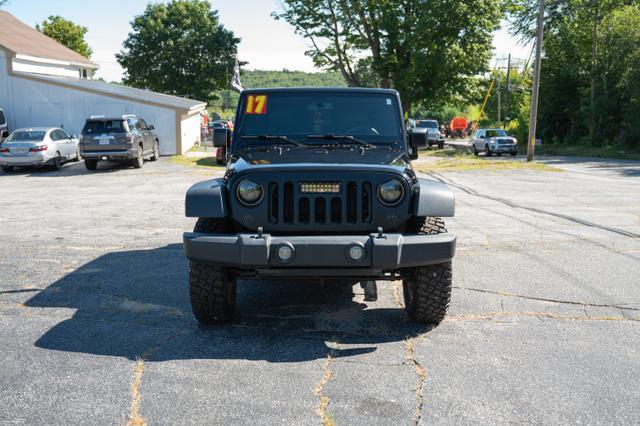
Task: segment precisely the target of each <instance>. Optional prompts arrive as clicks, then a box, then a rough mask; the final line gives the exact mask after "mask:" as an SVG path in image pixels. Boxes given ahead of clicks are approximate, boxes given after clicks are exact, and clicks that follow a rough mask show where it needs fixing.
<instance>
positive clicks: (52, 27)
mask: <svg viewBox="0 0 640 426" xmlns="http://www.w3.org/2000/svg"><path fill="white" fill-rule="evenodd" d="M36 30H38V31H40V32H41V33H42V34H44V35H46V36H47V37H51V38H52V39H54V40H56V41H57V42H58V43H60V44H63V45H65V46H67V47H68V48H69V49H71V50H73V51H76V52H78V53H79V54H81V55H82V56H84V57H85V58H90V57H91V54H92V53H93V51H92V50H91V48H90V47H89V45H88V44H87V42H86V41H85V39H84V36H85V35H86V34H87V31H89V30H87V28H86V27H83V26H81V25H77V24H74V23H73V22H72V21H69V20H68V19H64V18H63V17H61V16H49V17H48V18H47V19H45V20H44V21H42V24H36Z"/></svg>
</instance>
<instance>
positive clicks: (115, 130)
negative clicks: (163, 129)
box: [80, 115, 160, 170]
mask: <svg viewBox="0 0 640 426" xmlns="http://www.w3.org/2000/svg"><path fill="white" fill-rule="evenodd" d="M152 130H153V126H151V125H148V124H147V123H146V122H145V121H144V120H143V119H142V118H137V117H136V116H135V115H123V116H121V117H105V116H92V117H91V118H89V119H88V120H87V122H86V123H85V125H84V128H83V129H82V137H81V139H80V154H81V155H82V157H83V158H84V164H85V166H86V168H87V169H88V170H95V169H96V168H97V166H98V161H99V160H110V161H127V162H130V163H131V165H132V166H133V167H135V168H137V169H139V168H140V167H142V165H143V164H144V160H145V159H148V160H151V161H156V160H157V159H158V158H159V157H160V145H159V141H158V137H157V136H156V135H155V133H153V132H152Z"/></svg>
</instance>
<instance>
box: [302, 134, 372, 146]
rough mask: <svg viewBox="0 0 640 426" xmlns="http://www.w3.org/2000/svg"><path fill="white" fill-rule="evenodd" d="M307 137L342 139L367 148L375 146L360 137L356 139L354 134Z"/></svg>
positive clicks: (313, 137) (309, 136)
mask: <svg viewBox="0 0 640 426" xmlns="http://www.w3.org/2000/svg"><path fill="white" fill-rule="evenodd" d="M307 139H325V140H331V141H335V140H342V141H348V142H350V143H354V144H358V145H362V146H364V147H367V148H376V146H375V145H374V144H372V143H369V142H367V141H364V140H362V139H358V138H356V137H354V136H351V135H336V134H328V135H308V136H307Z"/></svg>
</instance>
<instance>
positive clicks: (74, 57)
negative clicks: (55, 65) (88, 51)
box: [0, 10, 98, 68]
mask: <svg viewBox="0 0 640 426" xmlns="http://www.w3.org/2000/svg"><path fill="white" fill-rule="evenodd" d="M0 46H2V47H4V48H5V49H8V50H10V51H11V52H13V53H14V54H16V55H27V56H33V57H37V58H42V59H54V60H57V61H64V62H69V63H71V64H74V65H78V66H82V67H86V68H98V66H97V65H96V64H94V63H93V62H91V61H90V60H89V59H87V58H85V57H84V56H82V55H81V54H79V53H77V52H74V51H73V50H71V49H69V48H67V47H66V46H63V45H62V44H60V43H58V42H57V41H55V40H54V39H52V38H49V37H47V36H46V35H44V34H42V33H41V32H40V31H38V30H36V29H35V28H32V27H30V26H29V25H27V24H25V23H23V22H21V21H19V20H18V19H16V18H15V17H14V16H13V15H11V14H10V13H8V12H5V11H2V10H0Z"/></svg>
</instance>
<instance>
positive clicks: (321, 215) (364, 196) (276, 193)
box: [229, 171, 411, 234]
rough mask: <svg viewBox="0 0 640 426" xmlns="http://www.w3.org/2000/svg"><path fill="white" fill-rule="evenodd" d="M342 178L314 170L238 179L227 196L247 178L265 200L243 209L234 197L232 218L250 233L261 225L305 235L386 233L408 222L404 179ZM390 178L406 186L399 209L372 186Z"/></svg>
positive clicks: (354, 175) (407, 190) (360, 175)
mask: <svg viewBox="0 0 640 426" xmlns="http://www.w3.org/2000/svg"><path fill="white" fill-rule="evenodd" d="M293 174H294V175H295V177H293V176H292V175H293ZM344 175H345V173H344V172H337V171H335V172H334V171H323V172H318V171H315V172H295V173H288V172H281V173H279V174H278V175H275V176H274V173H262V172H260V173H248V174H245V175H243V176H238V177H237V178H236V179H234V183H233V184H232V187H231V188H230V189H231V190H230V192H229V193H230V194H235V193H236V186H237V184H238V183H239V182H240V181H241V180H242V179H245V178H246V179H250V180H253V181H255V182H258V183H260V184H261V185H262V187H263V188H264V191H265V197H264V198H263V200H262V202H260V203H259V204H258V205H256V206H244V205H242V204H240V203H239V202H238V200H237V197H231V201H232V204H231V209H232V215H233V217H234V218H235V220H236V221H238V222H239V223H240V224H241V225H243V226H244V227H245V228H248V229H251V230H257V228H258V227H263V228H264V230H265V231H267V232H276V233H304V234H307V233H309V234H311V233H319V234H323V233H347V234H349V233H351V234H362V233H369V232H375V231H376V230H377V228H378V227H382V228H384V229H385V230H389V231H390V230H392V229H397V228H399V227H400V226H401V225H402V224H403V223H404V222H405V221H406V220H407V219H408V217H409V209H410V205H411V196H410V194H411V190H410V188H409V186H408V183H407V182H406V181H405V179H404V178H402V177H400V176H398V175H397V174H392V173H375V172H374V173H364V172H363V173H353V172H351V173H348V176H347V177H345V176H344ZM391 178H396V179H399V180H401V181H403V182H405V184H406V187H405V194H406V195H405V197H404V199H403V200H402V201H401V202H399V203H398V204H397V205H394V206H386V205H384V204H382V203H381V202H380V200H378V197H377V195H376V190H377V189H376V188H377V187H378V185H379V184H381V183H383V182H386V181H387V180H389V179H391ZM303 185H304V186H303ZM309 188H311V190H310V189H309ZM313 188H317V189H316V190H314V189H313Z"/></svg>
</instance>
